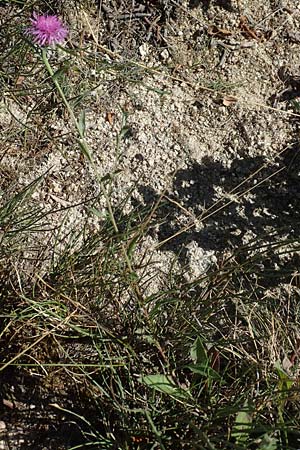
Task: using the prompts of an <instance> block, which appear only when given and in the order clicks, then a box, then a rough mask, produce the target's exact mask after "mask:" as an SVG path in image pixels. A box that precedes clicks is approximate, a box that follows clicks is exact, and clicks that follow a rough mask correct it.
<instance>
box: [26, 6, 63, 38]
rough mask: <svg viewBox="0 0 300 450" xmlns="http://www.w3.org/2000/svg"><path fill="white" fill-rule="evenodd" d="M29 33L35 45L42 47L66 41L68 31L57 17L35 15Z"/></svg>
mask: <svg viewBox="0 0 300 450" xmlns="http://www.w3.org/2000/svg"><path fill="white" fill-rule="evenodd" d="M30 21H31V27H30V28H29V29H28V33H29V34H31V36H32V37H33V41H34V43H35V44H38V45H40V46H44V45H52V44H53V45H55V44H59V43H61V42H62V41H64V40H65V38H66V36H67V34H68V30H67V28H66V27H65V26H64V25H63V23H62V22H61V20H60V19H59V18H58V17H57V16H48V15H44V16H39V15H38V14H36V13H33V18H32V19H30Z"/></svg>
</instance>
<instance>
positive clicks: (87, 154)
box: [42, 48, 119, 233]
mask: <svg viewBox="0 0 300 450" xmlns="http://www.w3.org/2000/svg"><path fill="white" fill-rule="evenodd" d="M42 60H43V63H44V64H45V67H46V69H47V71H48V72H49V75H50V76H51V79H52V81H53V83H54V85H55V87H56V89H57V92H58V93H59V95H60V97H61V99H62V101H63V103H64V105H65V107H66V108H67V110H68V113H69V115H70V117H71V120H72V122H73V124H74V126H75V128H76V130H77V133H78V135H79V141H78V142H79V145H80V148H81V150H82V152H83V153H84V156H85V157H86V158H87V160H88V161H89V163H90V165H91V167H92V169H93V171H94V173H95V176H96V179H97V182H98V184H99V186H100V189H101V191H102V192H103V195H104V198H105V201H106V205H107V209H108V211H109V216H110V220H111V222H112V225H113V227H114V230H115V232H116V233H118V232H119V229H118V225H117V223H116V220H115V217H114V213H113V210H112V206H111V202H110V199H109V196H108V194H107V192H106V189H105V186H104V184H103V182H102V180H101V177H100V175H99V173H98V171H97V168H96V164H95V162H94V160H93V158H92V154H91V152H90V149H89V146H88V143H87V142H86V140H85V137H84V131H83V129H82V127H81V126H80V125H79V122H78V120H77V119H76V117H75V114H74V112H73V110H72V108H71V106H70V104H69V102H68V100H67V98H66V96H65V94H64V91H63V90H62V87H61V85H60V84H59V81H58V80H57V78H56V77H55V76H54V72H53V69H52V67H51V65H50V63H49V60H48V58H47V50H46V48H43V49H42Z"/></svg>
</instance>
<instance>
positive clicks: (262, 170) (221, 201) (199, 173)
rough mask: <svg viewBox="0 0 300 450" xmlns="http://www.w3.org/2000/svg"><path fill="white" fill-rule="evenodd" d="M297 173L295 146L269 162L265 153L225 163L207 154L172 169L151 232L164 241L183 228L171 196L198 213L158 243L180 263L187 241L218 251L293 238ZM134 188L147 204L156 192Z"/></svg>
mask: <svg viewBox="0 0 300 450" xmlns="http://www.w3.org/2000/svg"><path fill="white" fill-rule="evenodd" d="M299 173H300V147H299V145H297V146H292V147H290V148H288V149H286V150H285V151H283V152H282V154H281V156H279V157H278V158H277V159H276V160H274V161H273V162H271V163H270V162H269V161H267V160H266V159H265V157H264V156H257V157H254V158H251V157H244V158H242V159H239V158H235V159H234V160H233V161H232V163H231V165H230V167H229V168H228V167H225V166H223V165H222V163H220V162H218V161H214V160H213V159H212V158H209V157H206V158H204V159H203V160H202V164H199V163H198V162H196V161H194V162H193V163H192V164H191V165H190V167H188V168H187V169H183V170H179V171H178V172H177V174H176V177H175V178H174V181H173V186H172V188H171V189H170V193H169V194H168V197H169V198H170V199H171V202H168V203H166V204H164V205H162V206H161V208H160V210H159V212H158V215H157V217H156V222H157V221H158V222H160V225H159V227H158V228H157V227H156V228H155V231H153V233H155V237H156V239H158V241H159V242H163V241H165V240H167V239H168V238H170V237H172V236H174V235H176V233H178V232H180V230H181V229H182V227H183V226H182V224H180V225H179V220H178V217H179V216H180V215H181V216H182V214H183V212H182V211H183V210H181V209H180V208H179V207H178V206H176V204H175V203H173V202H172V201H174V202H176V203H177V204H180V205H181V207H183V208H185V209H186V210H187V211H189V213H191V214H193V215H194V216H197V217H202V219H201V226H200V228H199V227H198V229H197V230H195V229H194V227H192V228H191V229H189V230H187V231H185V232H184V233H182V234H179V235H177V236H174V237H172V239H170V240H168V241H167V242H166V243H165V244H164V245H163V246H162V247H161V249H162V250H169V251H173V252H175V253H176V254H178V257H179V258H180V259H181V262H182V263H186V261H185V255H186V252H185V248H186V246H187V245H188V244H189V243H190V242H192V241H194V242H196V243H197V245H198V246H199V247H201V248H202V249H203V250H205V251H209V250H213V251H215V252H217V253H218V252H222V251H224V250H227V249H231V250H236V249H240V248H243V247H245V246H246V247H247V246H248V245H250V243H252V244H253V245H257V246H258V247H259V245H260V244H259V243H261V245H264V244H266V243H274V242H278V240H279V239H283V238H285V239H286V238H288V239H291V240H292V239H293V238H295V239H297V238H298V231H299V223H300V179H299ZM138 190H139V193H140V194H141V195H142V197H143V202H144V203H145V204H146V205H147V206H149V207H150V206H151V205H154V204H155V202H157V200H158V195H157V193H155V191H154V190H152V189H151V188H149V187H148V186H139V188H138ZM174 193H175V194H174ZM241 194H242V195H241ZM135 206H137V203H136V204H135ZM186 216H187V217H188V215H187V214H186ZM252 244H251V245H252ZM273 258H274V261H273V262H274V263H275V262H279V261H278V258H277V257H276V256H275V255H273Z"/></svg>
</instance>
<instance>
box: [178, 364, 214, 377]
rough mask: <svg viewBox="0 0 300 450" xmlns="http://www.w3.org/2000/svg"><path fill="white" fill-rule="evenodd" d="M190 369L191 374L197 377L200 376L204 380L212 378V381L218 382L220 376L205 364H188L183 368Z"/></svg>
mask: <svg viewBox="0 0 300 450" xmlns="http://www.w3.org/2000/svg"><path fill="white" fill-rule="evenodd" d="M185 367H187V368H188V369H190V370H191V371H192V372H193V373H196V374H197V375H202V376H203V377H206V378H212V379H213V380H220V379H221V376H220V374H219V373H218V372H216V371H215V370H214V369H212V368H211V367H209V366H207V364H190V365H188V366H185Z"/></svg>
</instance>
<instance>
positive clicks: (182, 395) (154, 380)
mask: <svg viewBox="0 0 300 450" xmlns="http://www.w3.org/2000/svg"><path fill="white" fill-rule="evenodd" d="M139 381H140V382H141V383H143V384H146V385H147V386H149V387H150V388H152V389H155V390H156V391H159V392H162V393H163V394H167V395H170V396H171V397H174V398H176V399H178V400H187V399H190V393H189V392H188V391H187V390H184V389H182V388H179V387H178V386H176V384H175V383H174V382H173V381H172V380H171V379H170V378H169V377H167V376H166V375H162V374H156V375H146V376H144V377H141V378H140V380H139Z"/></svg>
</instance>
